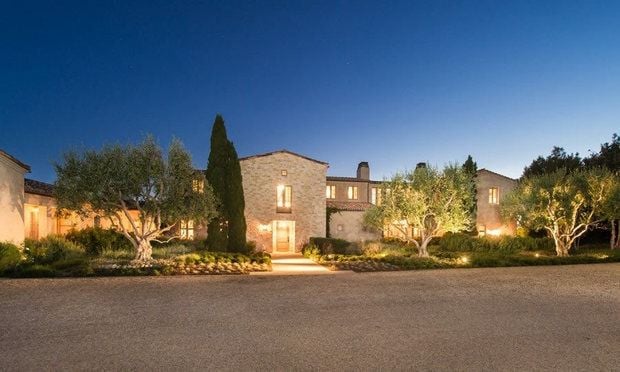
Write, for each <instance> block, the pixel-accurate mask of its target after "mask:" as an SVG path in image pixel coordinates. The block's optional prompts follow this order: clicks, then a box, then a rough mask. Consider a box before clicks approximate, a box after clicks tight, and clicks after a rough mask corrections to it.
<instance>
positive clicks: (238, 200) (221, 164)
mask: <svg viewBox="0 0 620 372" xmlns="http://www.w3.org/2000/svg"><path fill="white" fill-rule="evenodd" d="M206 178H207V180H208V181H209V183H210V184H211V186H212V187H213V192H214V193H215V196H216V197H217V199H218V200H219V201H220V205H219V207H218V212H219V217H217V218H215V219H213V220H212V221H211V222H210V223H209V225H208V228H207V229H208V233H207V246H208V247H209V249H211V250H218V251H220V250H228V251H231V252H245V251H246V249H247V247H246V241H245V239H246V228H247V227H246V222H245V216H244V210H245V199H244V196H243V183H242V178H241V168H240V165H239V158H238V156H237V151H236V150H235V147H234V145H233V143H232V142H230V141H229V140H228V136H227V135H226V127H225V126H224V119H223V118H222V116H221V115H217V116H216V117H215V122H214V123H213V129H212V131H211V152H210V153H209V164H208V166H207V170H206Z"/></svg>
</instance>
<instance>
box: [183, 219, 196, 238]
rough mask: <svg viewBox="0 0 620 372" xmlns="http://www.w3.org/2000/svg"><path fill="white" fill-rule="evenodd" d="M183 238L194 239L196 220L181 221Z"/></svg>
mask: <svg viewBox="0 0 620 372" xmlns="http://www.w3.org/2000/svg"><path fill="white" fill-rule="evenodd" d="M181 239H194V221H192V220H189V221H181Z"/></svg>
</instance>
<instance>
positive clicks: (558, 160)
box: [522, 146, 583, 178]
mask: <svg viewBox="0 0 620 372" xmlns="http://www.w3.org/2000/svg"><path fill="white" fill-rule="evenodd" d="M582 167H583V162H582V160H581V157H579V154H578V153H576V154H567V153H566V151H564V149H563V148H561V147H557V146H554V147H553V149H552V150H551V154H550V155H549V156H547V157H546V158H543V157H542V156H539V157H538V158H536V159H535V160H534V161H533V162H532V164H530V165H529V166H527V167H525V169H524V170H523V176H522V177H523V178H527V177H532V176H540V175H543V174H550V173H554V172H557V171H560V170H563V171H565V172H567V173H570V172H572V171H575V170H577V169H580V168H582Z"/></svg>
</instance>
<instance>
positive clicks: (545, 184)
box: [501, 168, 618, 256]
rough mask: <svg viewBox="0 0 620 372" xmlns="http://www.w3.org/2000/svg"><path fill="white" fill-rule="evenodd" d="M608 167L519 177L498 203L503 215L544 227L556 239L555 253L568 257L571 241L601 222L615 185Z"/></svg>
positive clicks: (534, 227) (534, 228)
mask: <svg viewBox="0 0 620 372" xmlns="http://www.w3.org/2000/svg"><path fill="white" fill-rule="evenodd" d="M617 182H618V180H617V177H615V176H614V175H613V173H611V172H610V171H609V170H606V169H601V168H595V169H578V170H573V171H571V172H568V171H567V170H566V169H559V170H556V171H554V172H551V173H547V174H541V175H535V176H531V177H526V178H524V179H522V180H521V181H520V182H519V184H518V185H517V187H516V188H515V189H514V190H513V191H512V192H511V193H509V194H508V195H506V197H505V198H504V202H503V203H502V206H501V212H502V215H503V216H504V217H505V218H510V219H515V220H516V221H517V223H519V225H521V226H523V227H526V228H529V229H533V230H540V229H544V230H546V231H547V232H548V234H549V235H550V236H551V237H552V238H553V240H554V241H555V250H556V253H557V255H558V256H568V252H569V250H570V248H571V247H572V246H573V243H574V242H575V241H576V240H577V239H578V238H579V237H580V236H582V235H583V234H584V233H585V232H586V231H588V229H589V228H591V227H593V226H595V225H597V224H598V223H600V222H601V221H602V219H603V218H604V217H603V214H602V212H603V209H604V207H605V203H606V202H607V201H608V200H609V197H610V193H611V192H612V191H613V189H614V187H617Z"/></svg>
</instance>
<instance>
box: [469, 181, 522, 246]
mask: <svg viewBox="0 0 620 372" xmlns="http://www.w3.org/2000/svg"><path fill="white" fill-rule="evenodd" d="M516 186H517V180H515V179H512V178H510V177H506V176H504V175H501V174H499V173H495V172H492V171H490V170H488V169H480V170H479V171H478V172H476V207H477V211H476V228H477V229H478V234H479V235H481V236H484V235H491V236H499V235H514V234H515V233H516V231H517V225H516V223H505V222H503V221H502V218H501V215H500V211H499V206H500V202H501V200H502V198H503V197H504V195H506V194H507V193H509V192H510V191H512V190H513V189H514V188H515V187H516Z"/></svg>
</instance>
